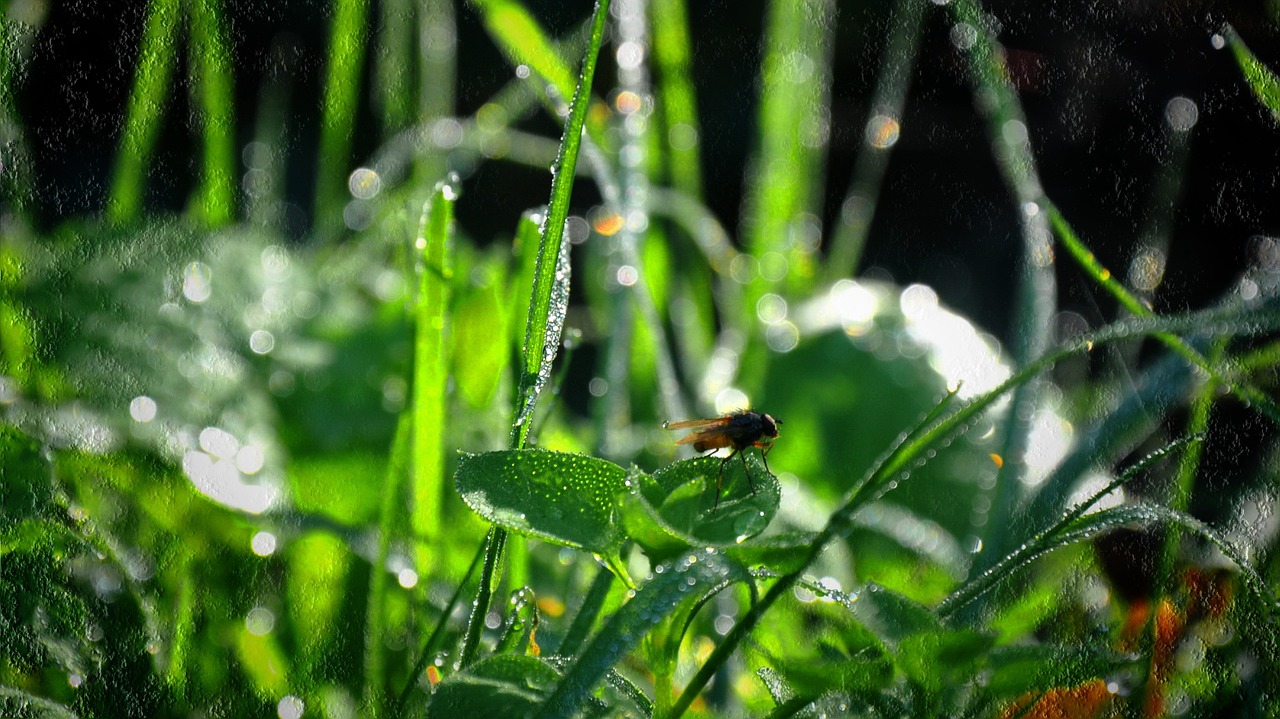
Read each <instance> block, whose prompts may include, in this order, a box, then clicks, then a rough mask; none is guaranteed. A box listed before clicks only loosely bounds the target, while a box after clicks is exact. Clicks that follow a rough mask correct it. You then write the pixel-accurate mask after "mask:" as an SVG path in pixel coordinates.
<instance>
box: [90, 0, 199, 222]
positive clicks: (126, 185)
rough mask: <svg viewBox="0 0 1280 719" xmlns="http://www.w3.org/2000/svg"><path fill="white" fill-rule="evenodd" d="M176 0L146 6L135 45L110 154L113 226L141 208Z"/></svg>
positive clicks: (165, 84)
mask: <svg viewBox="0 0 1280 719" xmlns="http://www.w3.org/2000/svg"><path fill="white" fill-rule="evenodd" d="M182 5H183V3H182V0H155V1H154V2H150V3H147V19H146V24H145V26H144V27H143V31H142V44H141V45H140V46H139V47H138V69H137V70H136V71H135V75H134V78H133V88H132V89H131V90H130V91H129V106H128V109H126V110H125V121H124V132H123V133H122V134H121V136H120V149H119V150H118V151H117V152H116V162H115V169H114V170H113V171H112V177H111V196H110V198H109V199H108V200H107V219H108V220H109V221H110V222H112V223H115V224H123V223H128V222H133V221H134V220H136V219H137V218H138V213H139V212H140V211H141V210H142V194H143V192H144V191H145V186H146V170H147V168H148V167H149V166H150V164H151V155H152V153H153V152H154V151H155V144H156V139H157V138H158V137H159V135H160V125H161V123H162V122H164V111H165V106H166V105H167V104H168V92H169V86H170V83H171V81H172V79H173V66H174V64H175V62H176V61H175V55H176V53H177V51H178V47H179V45H178V43H175V42H173V38H175V37H177V36H178V35H179V34H180V31H179V25H180V23H181V20H182Z"/></svg>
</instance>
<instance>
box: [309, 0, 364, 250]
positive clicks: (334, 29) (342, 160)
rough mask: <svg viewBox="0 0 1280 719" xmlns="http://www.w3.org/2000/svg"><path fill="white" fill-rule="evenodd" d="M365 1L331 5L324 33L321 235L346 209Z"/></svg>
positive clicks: (318, 188) (347, 0)
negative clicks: (326, 39)
mask: <svg viewBox="0 0 1280 719" xmlns="http://www.w3.org/2000/svg"><path fill="white" fill-rule="evenodd" d="M368 13H369V0H335V2H334V11H333V22H332V24H331V25H330V27H329V49H328V53H327V55H326V56H327V57H328V59H329V64H328V67H327V68H326V70H325V79H324V83H325V87H324V104H323V105H322V106H321V116H320V156H319V158H318V160H319V166H318V167H317V169H316V190H315V192H316V210H315V214H316V217H317V219H319V220H320V221H321V222H323V223H324V225H323V226H322V233H323V234H324V235H325V236H333V235H334V234H336V233H337V231H338V228H337V227H335V226H331V225H329V222H332V221H334V220H335V218H338V217H341V215H342V208H343V207H345V206H346V204H347V199H348V198H347V173H348V172H349V170H350V169H351V168H350V164H351V140H352V138H353V137H354V136H355V126H356V111H357V109H358V105H359V94H360V88H361V87H363V84H362V83H361V82H360V73H361V72H362V69H363V66H364V55H365V31H366V29H367V24H368V23H367V20H366V18H367V16H368Z"/></svg>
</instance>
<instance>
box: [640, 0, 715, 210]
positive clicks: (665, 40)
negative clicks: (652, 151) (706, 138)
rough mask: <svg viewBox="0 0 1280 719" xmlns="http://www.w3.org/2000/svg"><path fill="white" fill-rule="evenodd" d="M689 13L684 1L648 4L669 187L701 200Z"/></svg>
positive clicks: (656, 1)
mask: <svg viewBox="0 0 1280 719" xmlns="http://www.w3.org/2000/svg"><path fill="white" fill-rule="evenodd" d="M688 15H689V11H688V8H687V7H686V6H685V2H684V0H653V2H651V3H649V16H650V18H651V19H652V20H651V22H650V27H651V28H652V30H653V59H654V61H655V62H656V63H657V68H658V92H657V96H658V99H659V102H658V108H659V110H660V111H661V112H662V119H663V123H662V124H663V126H664V127H665V129H666V131H667V136H666V138H665V142H661V143H660V145H661V147H663V148H664V149H665V150H666V154H667V157H668V158H669V161H668V163H667V166H668V167H669V168H670V171H669V176H670V181H671V186H672V187H674V188H675V189H677V190H680V191H681V192H683V193H685V194H686V195H688V196H690V197H693V198H701V197H702V158H701V157H700V153H699V148H700V147H701V140H700V135H701V132H700V130H699V126H700V125H699V123H698V107H697V96H696V94H695V93H694V90H693V72H692V70H691V69H690V68H691V58H692V56H693V52H692V49H691V44H692V43H691V42H690V38H689V21H688Z"/></svg>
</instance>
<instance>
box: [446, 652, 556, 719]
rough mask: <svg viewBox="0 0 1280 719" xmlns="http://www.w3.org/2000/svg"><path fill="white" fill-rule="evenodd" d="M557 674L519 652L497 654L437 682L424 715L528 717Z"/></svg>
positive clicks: (553, 682) (548, 667) (543, 663)
mask: <svg viewBox="0 0 1280 719" xmlns="http://www.w3.org/2000/svg"><path fill="white" fill-rule="evenodd" d="M559 679H560V673H559V672H557V671H556V670H555V669H554V668H553V667H552V666H551V665H550V664H548V663H547V662H545V661H543V660H541V659H538V658H536V657H530V656H526V655H523V654H499V655H495V656H492V657H489V658H487V659H484V660H481V661H479V662H476V663H475V664H473V665H471V666H470V667H468V668H467V669H466V671H463V672H459V673H457V674H453V675H451V676H449V677H448V678H446V679H445V680H444V681H442V682H440V685H439V686H438V687H436V690H435V694H434V695H433V696H432V698H431V704H429V705H428V706H427V716H428V717H520V716H528V715H529V714H531V713H532V712H533V710H534V709H535V708H537V706H538V704H539V703H541V702H542V701H543V700H544V699H546V698H547V696H549V695H550V694H551V691H552V689H553V688H554V687H555V685H556V682H557V681H559Z"/></svg>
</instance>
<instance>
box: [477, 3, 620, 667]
mask: <svg viewBox="0 0 1280 719" xmlns="http://www.w3.org/2000/svg"><path fill="white" fill-rule="evenodd" d="M608 17H609V0H599V2H598V3H597V4H596V9H595V15H594V16H593V18H592V23H591V41H590V42H589V43H588V45H587V50H586V52H585V53H584V54H583V58H582V72H581V73H580V74H579V76H578V85H577V89H576V90H575V91H574V93H573V101H572V103H571V104H570V106H569V116H568V118H566V120H565V130H564V136H563V137H562V138H561V141H560V151H559V154H558V155H557V157H556V164H555V165H554V166H553V167H552V180H551V203H550V206H549V207H550V209H549V210H548V211H547V216H546V219H545V220H544V221H543V223H542V226H541V232H540V233H539V235H540V237H539V242H538V259H537V262H536V264H535V266H534V277H533V291H532V293H531V295H530V297H529V314H528V317H527V322H526V325H525V337H524V351H523V353H522V356H521V375H520V382H519V387H518V389H517V392H516V407H515V416H514V418H513V420H512V428H511V449H523V448H524V447H525V446H526V443H527V442H528V440H529V429H530V424H531V422H530V420H531V419H532V417H533V410H534V408H535V407H536V405H537V401H538V395H539V393H540V391H541V389H542V387H543V385H545V384H546V381H547V377H548V376H549V375H550V374H551V364H552V362H553V361H554V360H555V356H556V353H557V351H558V350H559V345H560V332H559V330H560V328H561V327H562V326H563V322H564V314H563V313H564V312H565V310H566V309H567V307H566V305H567V303H568V290H569V287H568V270H569V264H568V257H569V252H568V243H567V242H565V235H564V225H565V221H566V220H567V219H568V217H569V198H570V196H571V194H572V193H573V180H574V172H575V170H576V169H577V166H578V151H579V149H580V148H581V147H582V132H583V128H584V127H585V125H586V119H587V107H588V106H589V105H590V103H591V82H592V80H593V79H594V78H595V71H596V59H597V58H598V56H599V54H600V46H601V45H602V44H603V43H604V27H605V21H606V20H607V19H608ZM557 295H563V297H557ZM553 310H554V312H553ZM552 330H554V334H555V336H554V337H551V336H549V335H550V334H551V331H552ZM506 540H507V532H506V530H504V529H501V528H499V527H493V529H491V530H490V532H489V535H488V537H487V538H486V539H485V543H486V548H485V564H484V568H483V569H482V570H481V573H480V588H479V590H478V591H477V593H476V599H475V602H474V603H473V605H472V608H473V611H472V613H471V617H470V619H469V620H468V622H467V631H466V638H465V640H464V643H463V646H462V653H461V659H462V662H463V663H464V664H465V663H468V662H470V661H471V659H472V658H473V657H474V654H475V651H476V649H477V647H478V645H479V642H480V634H481V632H483V631H484V618H485V615H486V614H487V613H488V610H489V600H490V599H491V598H492V596H493V587H494V583H495V582H496V576H497V572H498V569H499V568H498V562H497V560H498V558H499V556H500V555H501V553H502V549H503V547H504V545H505V544H506Z"/></svg>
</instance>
